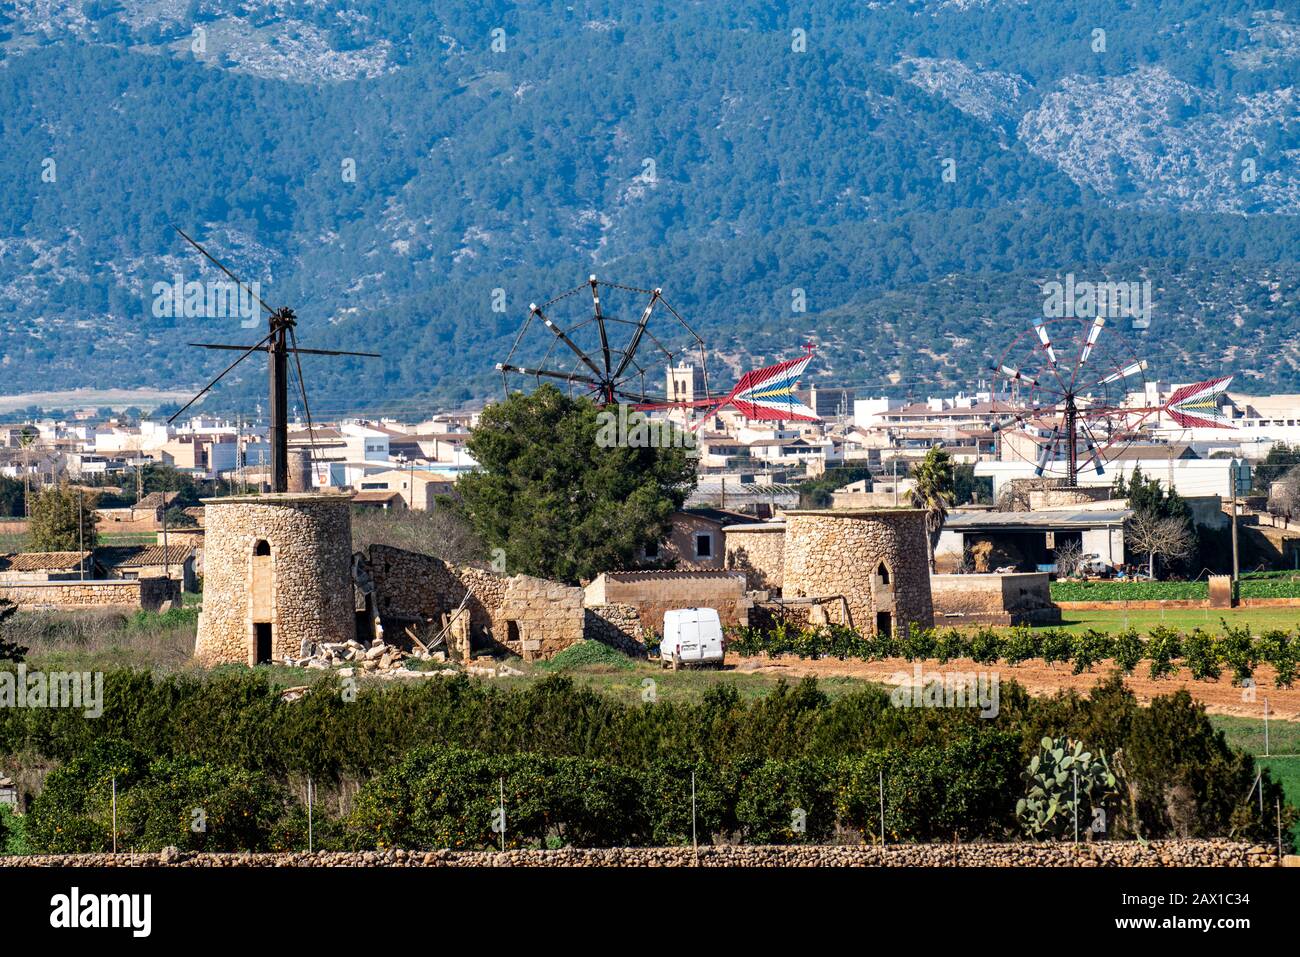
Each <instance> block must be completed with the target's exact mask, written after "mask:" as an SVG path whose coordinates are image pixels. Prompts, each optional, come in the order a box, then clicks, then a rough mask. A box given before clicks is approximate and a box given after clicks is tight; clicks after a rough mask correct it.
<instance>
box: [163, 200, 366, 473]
mask: <svg viewBox="0 0 1300 957" xmlns="http://www.w3.org/2000/svg"><path fill="white" fill-rule="evenodd" d="M172 228H173V229H174V230H176V232H178V233H180V235H181V237H182V238H183V239H184V240H185V241H186V242H187V243H189V244H190V245H191V246H193V247H194V248H195V249H197V250H198V251H199V253H200V254H202V255H203V257H204V258H205V259H207V260H208V261H209V262H211V263H212V264H213V265H214V266H216V267H217V268H218V269H220V270H221V271H222V272H223V273H225V274H226V275H227V276H228V277H230V279H231V280H232V281H234V282H235V283H236V284H238V286H239V287H240V288H241V289H242V290H244V292H246V293H247V294H248V295H249V296H250V297H252V298H253V299H254V300H256V301H257V303H258V304H259V305H260V306H261V307H262V308H263V309H265V310H266V314H267V320H266V321H267V333H266V335H265V336H263V337H262V338H261V340H259V341H258V342H255V343H253V345H251V346H243V345H226V344H222V343H213V342H191V343H189V345H191V346H194V347H195V348H198V349H219V350H224V351H231V352H238V353H239V357H238V358H236V359H235V361H234V362H232V363H230V365H228V366H226V367H225V368H224V369H222V370H221V373H220V374H219V375H218V376H217V377H216V378H215V379H213V380H212V381H211V382H209V383H208V384H207V385H205V386H204V387H203V388H202V389H201V390H199V392H198V394H197V395H195V396H194V397H193V398H192V399H190V401H189V402H186V403H185V405H184V406H182V407H181V408H180V410H179V411H177V412H176V414H175V415H173V416H171V418H169V419H168V420H167V422H168V424H170V423H172V422H174V421H176V419H177V418H178V417H179V416H180V415H181V413H183V412H184V411H185V410H186V409H188V408H189V407H190V406H192V405H193V404H194V403H195V402H197V401H199V399H201V398H203V396H205V395H207V393H208V392H210V391H211V390H212V388H213V386H215V385H216V384H217V383H218V382H220V381H221V380H222V379H224V378H225V377H226V375H227V374H228V373H230V372H231V371H233V370H234V368H235V367H236V366H238V365H239V364H240V363H241V362H243V361H244V360H245V359H247V358H248V357H249V356H250V355H252V354H253V353H254V352H265V353H266V354H267V364H268V367H269V372H270V412H271V430H270V431H271V435H270V439H271V491H272V492H287V491H288V490H289V357H290V356H293V368H294V371H295V372H296V373H297V378H298V391H299V393H300V395H301V396H302V408H303V412H304V414H305V415H306V417H307V434H308V436H309V438H311V440H312V444H313V448H314V446H315V439H314V436H315V427H314V425H313V424H312V420H311V405H310V403H309V402H308V401H307V383H306V381H305V380H304V379H303V375H302V362H301V361H300V359H299V357H300V356H304V355H309V356H360V357H364V358H369V359H378V358H381V356H380V354H379V353H377V352H347V351H343V350H335V349H304V348H302V347H301V346H299V345H298V333H297V331H296V327H297V325H298V317H297V315H296V314H295V313H294V311H293V310H292V309H290V308H289V307H288V306H281V307H280V308H279V309H272V308H271V307H270V306H269V305H267V304H266V301H265V300H264V299H262V298H261V297H260V296H258V295H257V294H256V293H255V292H253V290H252V289H250V288H249V287H248V286H247V285H246V284H245V283H244V281H243V280H242V279H240V278H239V277H238V276H236V275H235V274H234V273H233V272H231V271H230V270H229V269H227V268H226V266H225V264H224V263H222V262H221V261H220V260H219V259H217V258H216V257H215V256H213V255H212V254H211V253H210V252H208V251H207V250H206V249H204V248H203V247H202V246H201V245H199V243H198V242H196V241H195V240H194V239H193V238H192V237H190V236H189V234H187V233H186V232H185V231H184V230H183V229H181V228H180V227H179V226H176V225H173V226H172Z"/></svg>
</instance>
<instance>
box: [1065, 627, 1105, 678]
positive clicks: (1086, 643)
mask: <svg viewBox="0 0 1300 957" xmlns="http://www.w3.org/2000/svg"><path fill="white" fill-rule="evenodd" d="M1073 644H1074V648H1073V654H1072V655H1071V659H1072V660H1073V662H1074V673H1075V674H1076V675H1081V674H1083V673H1084V672H1085V671H1091V670H1092V667H1093V665H1095V664H1097V663H1098V662H1102V661H1105V660H1106V659H1107V658H1110V657H1111V656H1112V655H1113V654H1114V646H1115V642H1114V640H1113V639H1112V638H1111V637H1110V635H1108V634H1106V633H1105V632H1102V631H1096V630H1094V629H1092V628H1089V629H1088V630H1087V631H1085V632H1084V633H1083V634H1081V635H1075V636H1074V642H1073Z"/></svg>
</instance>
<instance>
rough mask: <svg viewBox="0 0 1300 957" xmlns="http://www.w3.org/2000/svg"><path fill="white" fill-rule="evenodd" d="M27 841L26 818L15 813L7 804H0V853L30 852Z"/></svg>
mask: <svg viewBox="0 0 1300 957" xmlns="http://www.w3.org/2000/svg"><path fill="white" fill-rule="evenodd" d="M30 853H31V848H30V846H29V845H28V843H27V818H25V817H24V816H23V815H21V814H15V813H14V809H13V808H12V807H10V806H9V805H8V804H0V854H30Z"/></svg>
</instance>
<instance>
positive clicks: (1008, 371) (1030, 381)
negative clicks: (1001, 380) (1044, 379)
mask: <svg viewBox="0 0 1300 957" xmlns="http://www.w3.org/2000/svg"><path fill="white" fill-rule="evenodd" d="M993 370H994V371H995V372H1000V373H1002V374H1003V375H1004V376H1006V377H1007V378H1008V379H1011V380H1012V381H1013V382H1023V383H1025V384H1026V385H1030V386H1035V385H1038V380H1037V379H1034V378H1032V377H1030V376H1027V375H1025V374H1024V373H1022V372H1021V371H1020V370H1019V369H1014V368H1012V367H1011V366H1008V365H997V366H993Z"/></svg>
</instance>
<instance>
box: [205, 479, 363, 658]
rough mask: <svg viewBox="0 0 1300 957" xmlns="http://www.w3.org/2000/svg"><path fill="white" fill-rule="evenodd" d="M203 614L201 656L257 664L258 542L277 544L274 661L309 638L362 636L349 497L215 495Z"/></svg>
mask: <svg viewBox="0 0 1300 957" xmlns="http://www.w3.org/2000/svg"><path fill="white" fill-rule="evenodd" d="M206 504H207V506H208V508H207V525H206V531H205V535H204V538H205V544H204V550H205V552H206V555H205V560H204V566H205V567H204V571H205V575H204V594H203V613H202V614H201V615H200V616H199V626H198V640H197V642H196V643H195V650H194V656H195V658H196V659H198V661H199V662H200V663H202V664H206V665H215V664H226V663H235V664H252V663H254V662H253V660H252V659H253V657H254V648H253V620H252V597H251V596H252V567H253V562H252V559H253V547H254V545H255V544H256V542H257V541H258V540H264V541H266V542H267V543H268V544H269V545H270V548H271V567H272V572H271V575H272V577H271V608H272V619H273V621H272V624H273V628H272V647H271V657H272V660H274V661H283V660H285V659H286V658H298V657H299V656H300V655H301V653H302V647H303V642H308V643H312V642H314V643H323V642H346V641H349V640H354V639H355V638H356V617H355V609H354V607H353V604H354V602H353V591H352V521H351V511H350V507H349V499H348V498H347V497H346V496H342V495H327V494H309V495H297V494H291V493H287V494H281V495H260V496H237V497H232V498H222V499H208V500H207V501H206Z"/></svg>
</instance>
